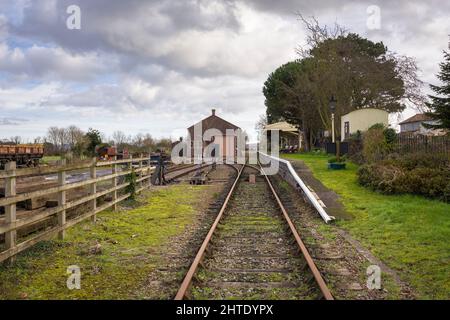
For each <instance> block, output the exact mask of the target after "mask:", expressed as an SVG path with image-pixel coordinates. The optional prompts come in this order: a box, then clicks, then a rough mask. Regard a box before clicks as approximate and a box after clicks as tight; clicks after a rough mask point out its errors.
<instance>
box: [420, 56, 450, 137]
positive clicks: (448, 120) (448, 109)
mask: <svg viewBox="0 0 450 320" xmlns="http://www.w3.org/2000/svg"><path fill="white" fill-rule="evenodd" d="M444 58H445V60H444V62H442V63H441V64H439V66H440V68H441V71H440V72H439V74H438V75H437V77H438V79H439V80H441V81H442V83H443V85H442V86H435V85H430V87H431V89H432V90H433V91H434V92H435V93H436V95H430V96H429V97H430V99H431V102H429V103H427V106H428V107H429V108H430V109H431V110H430V111H429V112H427V113H426V114H427V115H428V116H429V117H431V118H432V119H433V120H436V121H437V123H436V124H424V126H425V127H427V128H432V129H450V53H448V52H445V51H444Z"/></svg>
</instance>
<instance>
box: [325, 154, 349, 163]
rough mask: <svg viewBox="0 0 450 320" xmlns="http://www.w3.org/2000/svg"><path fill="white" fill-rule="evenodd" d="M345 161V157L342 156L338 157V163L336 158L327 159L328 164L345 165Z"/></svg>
mask: <svg viewBox="0 0 450 320" xmlns="http://www.w3.org/2000/svg"><path fill="white" fill-rule="evenodd" d="M345 161H347V156H346V155H343V156H340V157H339V161H338V158H337V157H331V158H329V159H328V163H345Z"/></svg>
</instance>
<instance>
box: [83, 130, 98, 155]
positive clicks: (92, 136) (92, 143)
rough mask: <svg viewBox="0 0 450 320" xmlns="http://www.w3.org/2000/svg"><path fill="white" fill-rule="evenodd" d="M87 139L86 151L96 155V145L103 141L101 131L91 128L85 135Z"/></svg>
mask: <svg viewBox="0 0 450 320" xmlns="http://www.w3.org/2000/svg"><path fill="white" fill-rule="evenodd" d="M85 137H86V140H87V148H86V151H87V153H88V155H89V156H92V157H93V156H95V147H96V146H97V145H99V144H101V143H102V138H101V133H100V131H98V130H96V129H92V128H89V130H88V132H87V133H86V135H85Z"/></svg>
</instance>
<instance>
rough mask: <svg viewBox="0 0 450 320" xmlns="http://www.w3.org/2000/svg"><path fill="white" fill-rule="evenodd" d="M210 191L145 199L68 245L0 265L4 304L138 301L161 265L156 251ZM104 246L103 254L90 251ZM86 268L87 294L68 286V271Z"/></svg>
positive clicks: (87, 228) (56, 243)
mask: <svg viewBox="0 0 450 320" xmlns="http://www.w3.org/2000/svg"><path fill="white" fill-rule="evenodd" d="M202 188H204V186H171V187H168V188H164V189H161V190H159V191H152V192H151V193H150V192H146V193H144V194H143V197H144V198H141V200H144V201H145V204H144V205H142V206H139V207H136V208H134V209H131V210H124V211H120V212H113V211H105V212H103V213H101V214H100V215H98V218H99V220H98V222H97V223H96V224H92V223H91V222H90V221H86V222H83V223H81V224H78V225H76V226H74V227H73V228H70V229H69V230H68V231H67V237H66V239H65V240H63V241H60V240H52V241H45V242H41V243H40V244H38V245H36V246H35V247H33V248H31V249H30V250H27V251H26V252H24V253H22V254H20V255H19V256H18V257H17V261H16V262H15V263H14V264H13V265H11V266H6V265H5V264H4V265H0V299H19V298H29V299H92V298H95V299H133V298H140V297H139V296H138V294H137V293H136V292H137V291H138V289H139V287H140V286H141V285H142V284H143V283H144V281H145V280H146V279H147V278H148V275H149V273H150V272H151V271H152V270H153V269H154V268H155V265H156V264H157V262H158V258H159V257H158V254H155V252H156V251H157V250H158V248H160V247H161V246H163V245H164V244H166V243H167V242H168V241H170V238H171V237H172V236H174V235H177V234H180V233H181V232H183V230H184V229H185V227H186V226H187V225H189V224H190V223H192V221H193V219H194V216H195V214H196V211H195V207H196V206H197V205H198V203H199V202H200V201H202V199H201V198H202V192H199V190H202ZM97 243H100V244H101V254H92V253H91V252H90V248H92V247H93V246H95V245H96V244H97ZM70 265H78V266H79V267H80V268H81V289H80V290H69V289H67V287H66V281H67V278H68V275H67V273H66V272H67V267H68V266H70Z"/></svg>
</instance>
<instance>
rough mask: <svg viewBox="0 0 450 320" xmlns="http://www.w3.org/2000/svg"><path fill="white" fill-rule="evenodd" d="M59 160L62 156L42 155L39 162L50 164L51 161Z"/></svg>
mask: <svg viewBox="0 0 450 320" xmlns="http://www.w3.org/2000/svg"><path fill="white" fill-rule="evenodd" d="M57 160H61V157H60V156H44V157H42V159H41V160H40V161H39V162H40V163H43V164H48V163H49V162H50V161H57Z"/></svg>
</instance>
